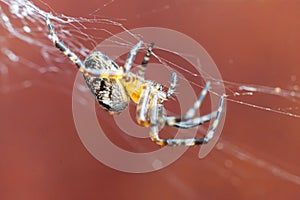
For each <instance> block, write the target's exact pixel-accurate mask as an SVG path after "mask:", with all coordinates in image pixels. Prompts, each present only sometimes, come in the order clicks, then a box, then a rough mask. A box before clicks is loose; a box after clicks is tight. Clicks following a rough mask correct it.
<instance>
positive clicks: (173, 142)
mask: <svg viewBox="0 0 300 200" xmlns="http://www.w3.org/2000/svg"><path fill="white" fill-rule="evenodd" d="M223 104H224V95H223V96H222V97H221V100H220V103H219V107H218V110H217V111H216V118H215V120H214V121H213V124H212V126H211V128H210V129H209V130H208V132H207V134H206V136H204V137H201V138H188V139H162V138H160V137H159V130H158V125H157V124H154V125H153V126H151V129H150V137H151V140H152V141H154V142H155V143H156V144H158V145H160V146H165V145H167V146H179V145H183V146H194V145H201V144H206V143H208V142H209V141H210V140H211V139H212V138H213V136H214V133H215V131H216V128H217V126H218V124H219V121H220V117H221V113H222V110H223ZM152 109H153V108H152ZM154 113H155V112H154ZM154 113H153V118H154V119H155V120H157V117H155V115H154ZM206 116H207V117H208V118H210V116H209V115H206ZM206 116H203V117H204V118H203V117H202V120H207V119H208V118H207V119H205V117H206ZM196 119H197V118H196ZM198 119H199V121H201V120H200V118H198ZM189 121H191V122H193V120H189ZM189 121H185V122H184V123H187V122H189ZM184 123H183V124H184ZM197 123H198V121H197ZM197 123H196V124H192V123H190V124H188V123H187V126H191V127H193V126H196V125H198V124H197ZM187 128H189V127H187Z"/></svg>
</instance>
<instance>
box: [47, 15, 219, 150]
mask: <svg viewBox="0 0 300 200" xmlns="http://www.w3.org/2000/svg"><path fill="white" fill-rule="evenodd" d="M46 25H47V27H48V29H49V38H50V39H51V40H52V42H53V44H54V45H55V47H56V48H58V49H59V50H60V51H62V52H63V53H64V54H65V55H66V56H67V57H68V58H69V59H70V60H71V61H72V63H74V64H75V65H76V66H77V68H78V69H79V71H80V72H82V73H83V77H84V79H85V82H86V84H87V86H88V88H89V89H90V91H91V92H92V94H93V95H94V96H95V98H96V101H97V102H98V103H99V104H100V105H101V106H102V107H103V108H104V109H105V110H107V111H109V113H111V114H117V113H121V112H122V111H123V110H124V109H125V108H126V107H127V106H128V104H129V102H130V100H132V101H133V102H134V103H135V104H136V120H137V123H138V124H139V125H141V126H144V127H149V128H150V138H151V140H152V141H154V142H155V143H156V144H158V145H160V146H165V145H167V146H178V145H183V146H193V145H201V144H206V143H208V142H209V141H210V140H211V139H212V138H213V135H214V133H215V130H216V128H217V126H218V123H219V120H220V117H221V112H222V109H223V104H224V95H222V96H221V99H220V102H219V107H218V109H217V111H214V112H212V113H210V114H207V115H204V116H201V117H194V116H195V114H196V112H197V110H198V109H199V107H200V105H201V103H202V101H203V99H204V97H205V95H206V94H207V92H208V90H209V87H210V82H207V83H206V85H205V87H204V89H203V90H202V92H201V94H200V96H199V98H198V99H197V100H196V102H195V103H194V105H192V106H191V108H190V109H189V110H188V111H187V112H186V113H185V115H184V116H167V115H166V114H165V113H164V107H163V102H164V101H166V100H168V99H169V98H170V97H171V96H173V95H174V92H175V88H176V83H177V75H176V73H174V72H173V73H172V74H171V83H170V87H169V88H168V90H167V91H164V90H163V86H162V85H160V84H158V83H156V82H153V81H150V80H146V79H145V78H144V74H145V69H146V67H147V64H148V62H149V59H150V55H151V53H152V49H153V47H154V43H151V44H150V45H149V47H148V49H147V52H146V54H145V56H144V59H143V61H142V64H141V65H139V66H138V72H137V73H133V72H131V71H130V70H131V66H132V63H133V61H134V59H135V56H136V54H137V52H138V50H139V49H140V47H141V45H142V44H143V42H142V41H139V42H138V43H137V44H136V45H135V46H134V47H133V48H132V49H131V51H130V52H129V54H128V57H127V60H126V62H125V64H124V66H123V67H121V66H119V65H117V64H116V63H115V62H114V61H113V60H111V59H110V58H108V57H107V56H106V55H104V54H102V53H101V52H99V51H94V52H92V53H91V54H90V55H88V56H87V57H86V58H85V60H84V61H82V60H81V59H80V58H79V57H78V56H77V55H76V54H75V53H73V52H72V51H71V50H70V49H69V48H68V47H67V46H66V45H65V44H64V43H63V42H61V41H60V40H59V38H58V36H57V35H56V33H55V31H54V28H53V25H52V24H51V22H50V19H49V15H48V16H47V17H46ZM213 118H215V119H214V122H213V123H212V126H211V128H210V129H209V130H208V132H207V134H206V135H205V136H204V137H200V138H188V139H174V138H171V139H162V138H160V136H159V131H160V130H161V129H162V127H163V126H164V125H167V126H173V127H177V128H192V127H196V126H199V125H202V124H203V123H205V122H209V121H210V120H212V119H213Z"/></svg>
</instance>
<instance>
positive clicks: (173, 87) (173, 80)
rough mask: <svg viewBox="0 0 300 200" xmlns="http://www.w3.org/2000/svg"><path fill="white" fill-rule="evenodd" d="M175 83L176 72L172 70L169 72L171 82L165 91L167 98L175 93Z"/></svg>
mask: <svg viewBox="0 0 300 200" xmlns="http://www.w3.org/2000/svg"><path fill="white" fill-rule="evenodd" d="M176 84H177V74H176V73H175V72H173V73H172V74H171V84H170V87H169V89H168V91H167V98H170V97H171V96H172V95H173V94H174V93H175V89H176Z"/></svg>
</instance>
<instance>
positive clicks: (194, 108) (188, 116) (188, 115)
mask: <svg viewBox="0 0 300 200" xmlns="http://www.w3.org/2000/svg"><path fill="white" fill-rule="evenodd" d="M209 86H210V82H207V83H206V85H205V87H204V88H203V90H202V92H201V94H200V95H199V98H198V100H197V101H196V102H195V103H194V105H193V106H192V107H191V108H190V109H189V110H188V111H187V112H186V113H185V115H184V116H183V119H185V120H188V119H191V118H192V117H193V116H195V114H196V111H197V110H198V109H199V107H200V106H201V104H202V102H203V100H204V97H205V96H206V94H207V91H208V89H209Z"/></svg>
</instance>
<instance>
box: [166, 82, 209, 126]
mask: <svg viewBox="0 0 300 200" xmlns="http://www.w3.org/2000/svg"><path fill="white" fill-rule="evenodd" d="M171 86H172V85H171ZM209 86H210V82H207V83H206V85H205V87H204V89H203V90H202V92H201V94H200V95H199V98H198V99H197V101H196V102H195V103H194V105H193V106H192V107H191V108H190V109H189V110H188V111H187V112H186V113H185V115H184V116H183V117H181V116H178V117H176V116H167V117H165V118H164V119H163V120H164V123H165V124H166V125H168V126H175V127H180V128H181V126H180V125H182V126H183V127H182V128H184V126H187V124H190V123H191V122H192V121H193V122H194V123H192V124H196V123H198V124H199V125H201V124H203V123H205V122H207V121H209V120H210V119H211V118H212V117H213V116H214V113H212V114H211V116H209V115H207V116H205V118H201V117H200V118H195V119H192V117H194V116H195V114H196V111H197V110H198V109H199V107H200V105H201V103H202V102H203V100H204V97H205V96H206V94H207V91H208V88H209ZM171 88H172V87H171ZM209 118H210V119H209ZM191 119H192V120H191Z"/></svg>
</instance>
